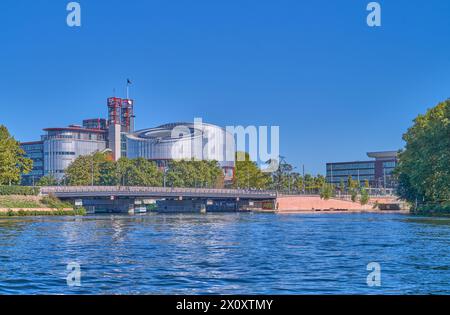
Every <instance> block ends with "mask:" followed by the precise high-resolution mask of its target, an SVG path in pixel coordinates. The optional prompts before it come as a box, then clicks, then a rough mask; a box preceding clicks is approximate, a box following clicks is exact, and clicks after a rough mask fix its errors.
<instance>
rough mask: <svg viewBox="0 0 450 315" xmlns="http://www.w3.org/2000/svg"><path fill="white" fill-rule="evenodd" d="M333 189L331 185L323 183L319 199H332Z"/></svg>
mask: <svg viewBox="0 0 450 315" xmlns="http://www.w3.org/2000/svg"><path fill="white" fill-rule="evenodd" d="M334 191H335V187H334V185H332V184H328V183H324V184H323V185H322V188H321V189H320V198H322V199H325V200H328V199H330V198H331V197H334Z"/></svg>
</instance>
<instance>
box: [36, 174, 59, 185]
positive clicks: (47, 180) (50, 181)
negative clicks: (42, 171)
mask: <svg viewBox="0 0 450 315" xmlns="http://www.w3.org/2000/svg"><path fill="white" fill-rule="evenodd" d="M36 185H37V186H57V185H58V180H57V179H56V178H55V176H52V175H46V176H43V177H41V178H40V179H39V181H38V182H37V183H36Z"/></svg>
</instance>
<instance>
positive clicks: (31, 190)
mask: <svg viewBox="0 0 450 315" xmlns="http://www.w3.org/2000/svg"><path fill="white" fill-rule="evenodd" d="M38 194H39V188H38V187H29V186H0V196H9V195H21V196H37V195H38Z"/></svg>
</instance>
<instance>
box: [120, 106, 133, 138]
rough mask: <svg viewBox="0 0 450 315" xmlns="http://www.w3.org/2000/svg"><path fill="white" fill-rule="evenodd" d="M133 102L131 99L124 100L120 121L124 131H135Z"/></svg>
mask: <svg viewBox="0 0 450 315" xmlns="http://www.w3.org/2000/svg"><path fill="white" fill-rule="evenodd" d="M133 103H134V102H133V100H131V99H123V100H122V106H121V114H120V121H121V125H122V131H124V132H132V131H134V113H133Z"/></svg>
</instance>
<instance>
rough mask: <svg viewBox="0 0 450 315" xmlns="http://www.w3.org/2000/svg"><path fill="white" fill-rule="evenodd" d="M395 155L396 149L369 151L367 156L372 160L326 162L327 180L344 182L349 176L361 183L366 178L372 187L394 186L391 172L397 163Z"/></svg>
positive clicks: (362, 183)
mask: <svg viewBox="0 0 450 315" xmlns="http://www.w3.org/2000/svg"><path fill="white" fill-rule="evenodd" d="M397 155H398V154H397V151H384V152H369V153H367V156H368V157H369V158H373V159H374V160H369V161H355V162H333V163H327V176H326V177H327V181H328V182H329V183H332V184H336V185H339V183H340V182H341V181H343V182H344V183H345V184H346V183H347V179H348V178H349V176H351V177H352V179H353V180H359V182H360V183H361V185H364V183H365V181H366V180H367V181H369V184H370V186H371V187H374V188H394V187H395V186H396V182H395V180H394V179H393V177H392V172H393V170H394V168H395V167H396V166H397V163H398V159H397Z"/></svg>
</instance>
